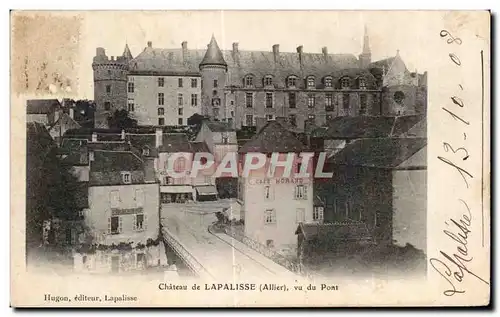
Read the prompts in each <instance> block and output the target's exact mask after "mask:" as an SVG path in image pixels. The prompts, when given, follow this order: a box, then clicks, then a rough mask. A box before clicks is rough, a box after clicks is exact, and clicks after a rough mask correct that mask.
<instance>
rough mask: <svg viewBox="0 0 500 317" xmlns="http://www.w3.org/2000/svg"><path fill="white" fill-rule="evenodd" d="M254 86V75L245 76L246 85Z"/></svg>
mask: <svg viewBox="0 0 500 317" xmlns="http://www.w3.org/2000/svg"><path fill="white" fill-rule="evenodd" d="M252 86H253V77H252V76H251V75H247V76H245V87H252Z"/></svg>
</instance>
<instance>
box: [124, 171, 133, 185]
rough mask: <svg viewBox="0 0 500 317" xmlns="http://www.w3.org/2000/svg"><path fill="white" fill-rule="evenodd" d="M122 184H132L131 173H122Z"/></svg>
mask: <svg viewBox="0 0 500 317" xmlns="http://www.w3.org/2000/svg"><path fill="white" fill-rule="evenodd" d="M122 182H123V183H124V184H130V183H131V182H132V177H131V176H130V172H122Z"/></svg>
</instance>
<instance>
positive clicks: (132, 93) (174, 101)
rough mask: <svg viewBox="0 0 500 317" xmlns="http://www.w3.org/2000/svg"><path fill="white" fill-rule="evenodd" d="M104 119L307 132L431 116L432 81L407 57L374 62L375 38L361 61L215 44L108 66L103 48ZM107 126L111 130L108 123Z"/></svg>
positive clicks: (98, 72) (99, 75)
mask: <svg viewBox="0 0 500 317" xmlns="http://www.w3.org/2000/svg"><path fill="white" fill-rule="evenodd" d="M92 67H93V69H94V84H95V85H94V89H95V91H94V94H95V101H96V103H97V107H98V108H97V109H98V110H97V112H98V114H100V115H101V116H100V117H101V118H104V117H105V114H106V113H107V112H109V111H112V110H114V109H117V108H124V109H128V110H129V111H130V113H132V114H133V116H134V117H135V118H136V119H137V120H138V123H139V125H186V124H187V118H189V117H190V116H191V115H192V114H194V113H200V114H202V115H204V116H206V117H209V118H210V119H212V120H218V121H225V122H228V123H230V124H231V125H232V126H233V127H234V128H236V129H240V128H241V127H242V126H255V124H256V119H257V118H265V119H266V120H268V121H270V120H274V119H275V118H276V117H285V118H287V120H288V122H289V123H291V124H292V125H295V126H296V127H297V128H299V129H304V126H305V125H306V123H307V122H309V123H312V124H314V125H317V126H321V125H324V124H325V123H326V122H328V121H329V120H331V119H332V118H334V117H338V116H359V115H361V116H363V115H365V116H380V115H411V114H420V113H425V111H426V110H425V108H426V103H427V101H426V85H427V84H426V81H427V74H426V73H424V74H418V73H417V72H410V71H409V70H408V69H407V68H406V65H405V64H404V62H403V60H402V59H401V57H400V56H399V52H398V53H397V54H396V55H395V56H394V57H391V58H388V59H384V60H380V61H376V62H372V61H371V50H370V44H369V37H368V34H367V30H366V28H365V36H364V42H363V48H362V52H361V54H360V55H359V56H358V58H356V56H354V55H352V54H329V53H328V49H327V48H326V47H323V48H322V53H306V52H305V51H304V48H303V46H302V45H301V46H298V47H297V51H296V52H294V53H291V52H280V48H279V44H275V45H273V47H272V50H270V51H244V50H240V49H239V45H238V43H233V46H232V50H221V49H220V48H219V45H218V44H217V41H216V39H215V37H214V36H212V38H211V40H210V43H209V44H208V46H207V49H203V50H200V49H188V46H187V42H182V45H181V48H179V49H161V48H154V47H153V44H152V42H148V44H147V47H146V48H144V50H143V51H142V52H141V53H140V54H139V55H138V56H136V57H133V56H132V54H131V52H130V50H129V48H128V46H125V50H124V52H123V54H122V56H119V57H116V58H115V57H113V56H112V57H111V58H108V56H106V54H105V51H104V48H97V54H96V56H95V57H94V62H93V64H92ZM101 123H103V122H101Z"/></svg>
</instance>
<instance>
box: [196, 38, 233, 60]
mask: <svg viewBox="0 0 500 317" xmlns="http://www.w3.org/2000/svg"><path fill="white" fill-rule="evenodd" d="M204 65H221V66H226V67H227V64H226V61H225V60H224V56H223V55H222V52H221V50H220V48H219V45H217V41H216V40H215V37H214V36H213V34H212V39H211V40H210V44H208V47H207V52H206V53H205V57H203V60H202V61H201V63H200V67H201V66H204Z"/></svg>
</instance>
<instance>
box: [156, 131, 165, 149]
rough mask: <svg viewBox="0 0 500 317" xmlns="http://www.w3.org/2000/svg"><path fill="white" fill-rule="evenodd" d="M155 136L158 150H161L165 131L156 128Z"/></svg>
mask: <svg viewBox="0 0 500 317" xmlns="http://www.w3.org/2000/svg"><path fill="white" fill-rule="evenodd" d="M155 136H156V137H155V144H156V148H159V147H161V146H162V145H163V129H162V128H160V127H158V128H156V131H155Z"/></svg>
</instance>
